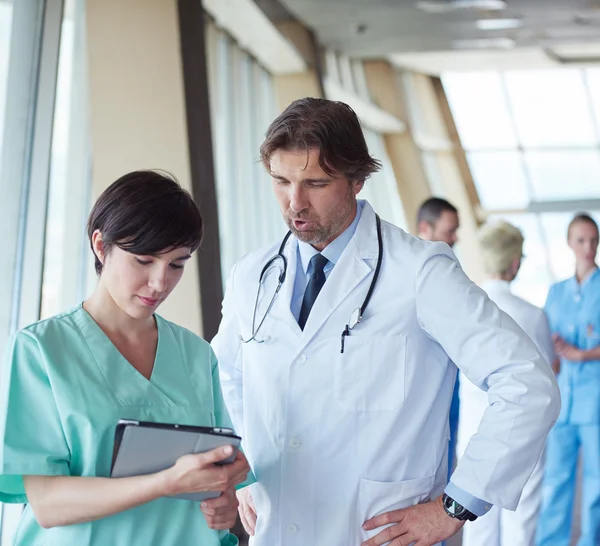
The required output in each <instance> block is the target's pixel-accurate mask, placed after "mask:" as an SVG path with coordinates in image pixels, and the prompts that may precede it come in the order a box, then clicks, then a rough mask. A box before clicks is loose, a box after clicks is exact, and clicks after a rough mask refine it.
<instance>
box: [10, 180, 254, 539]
mask: <svg viewBox="0 0 600 546" xmlns="http://www.w3.org/2000/svg"><path fill="white" fill-rule="evenodd" d="M88 235H89V238H90V244H91V247H92V250H93V252H94V256H95V261H96V271H97V273H98V275H99V282H98V286H97V288H96V290H95V292H94V293H93V294H92V296H91V297H90V298H89V299H88V300H86V301H85V302H83V304H82V305H79V306H77V307H76V308H75V309H71V310H70V311H67V312H66V313H63V314H61V315H58V316H55V317H52V318H50V319H47V320H43V321H41V322H38V323H36V324H33V325H31V326H28V327H27V328H24V329H23V330H21V331H20V332H18V333H17V335H16V336H15V337H14V339H13V342H12V343H11V344H10V348H9V350H8V353H7V355H6V358H5V360H4V365H3V370H2V379H1V387H0V388H1V397H0V437H1V438H2V450H1V452H0V474H1V476H0V501H2V502H17V503H27V507H26V508H25V511H24V513H23V516H22V518H21V521H20V523H19V527H18V530H17V534H16V539H15V544H17V545H43V546H70V545H73V546H86V545H87V546H137V545H139V546H192V545H193V546H229V545H235V544H237V539H236V538H235V537H234V536H233V535H230V534H229V531H228V529H229V528H230V527H231V526H232V525H233V523H234V521H235V517H236V514H237V500H236V497H235V491H234V489H235V486H236V485H237V484H239V483H240V482H242V481H244V479H246V475H247V473H248V471H249V468H248V464H247V462H246V459H245V458H244V456H243V455H242V454H241V453H239V454H238V456H237V458H236V461H235V462H234V463H233V464H231V465H224V466H219V465H216V464H214V463H216V462H218V461H219V460H221V459H225V458H227V456H228V453H226V450H227V448H219V449H218V450H215V451H212V452H209V453H207V454H199V455H188V456H185V457H182V458H181V459H179V460H178V461H177V463H176V464H175V465H174V466H173V467H172V468H169V469H167V470H165V471H163V472H159V473H157V474H151V475H147V476H136V477H131V478H119V479H111V478H109V475H110V467H111V461H112V454H113V437H114V432H115V425H116V423H117V421H118V420H119V419H135V420H140V421H154V422H165V423H181V424H189V425H203V426H218V427H230V426H231V423H230V420H229V415H228V413H227V410H226V408H225V405H224V403H223V399H222V396H221V388H220V385H219V376H218V368H217V362H216V359H215V356H214V354H213V352H212V350H211V348H210V346H209V344H208V343H207V342H206V341H204V340H202V339H201V338H199V337H198V336H196V335H195V334H193V333H191V332H189V331H188V330H186V329H185V328H182V327H180V326H177V325H176V324H173V323H171V322H169V321H167V320H165V319H163V318H162V317H160V316H159V315H157V314H156V313H155V311H156V309H157V308H158V306H159V305H160V304H161V303H162V302H163V301H164V300H165V299H166V298H167V297H168V296H169V294H170V293H171V291H172V290H173V289H174V288H175V286H177V284H178V282H179V280H180V279H181V276H182V274H183V269H184V265H185V263H186V262H187V260H188V259H189V258H190V257H191V255H192V253H193V252H194V251H195V250H196V249H197V248H198V246H199V245H200V241H201V237H202V219H201V217H200V213H199V211H198V208H197V207H196V205H195V203H194V201H193V200H192V198H191V197H190V195H189V194H188V193H187V192H186V191H184V190H183V189H182V188H181V187H180V186H179V184H178V183H177V182H176V181H174V180H173V179H171V178H169V177H168V176H166V175H164V174H162V173H158V172H152V171H138V172H134V173H130V174H128V175H125V176H123V177H122V178H120V179H119V180H117V181H116V182H115V183H113V184H112V185H111V186H110V187H109V188H108V189H107V190H106V191H105V192H104V193H103V194H102V195H101V196H100V198H99V199H98V201H97V202H96V204H95V206H94V208H93V210H92V212H91V214H90V217H89V220H88ZM190 305H193V303H190ZM217 490H218V491H222V492H223V494H222V495H221V496H220V497H219V498H218V499H213V500H210V501H206V503H202V505H199V503H197V502H192V501H185V500H179V499H172V498H168V497H169V496H171V495H176V494H180V493H190V492H198V491H217ZM203 512H204V513H203Z"/></svg>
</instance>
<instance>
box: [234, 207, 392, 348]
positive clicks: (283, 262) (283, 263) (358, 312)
mask: <svg viewBox="0 0 600 546" xmlns="http://www.w3.org/2000/svg"><path fill="white" fill-rule="evenodd" d="M375 223H376V225H377V244H378V247H379V249H378V253H377V265H376V266H375V273H374V274H373V279H372V280H371V285H370V286H369V291H368V292H367V295H366V297H365V300H364V301H363V304H362V305H361V306H360V307H358V308H357V309H355V310H354V312H353V313H352V314H351V315H350V320H349V321H348V324H346V328H345V329H344V331H343V332H342V335H341V342H342V343H341V345H342V347H341V351H340V352H341V353H343V352H344V339H345V338H346V336H349V335H350V332H351V331H352V330H354V328H355V327H356V325H357V324H360V322H361V321H362V318H363V315H364V314H365V311H366V309H367V306H368V305H369V301H371V296H372V295H373V290H375V285H376V284H377V280H378V279H379V272H380V271H381V262H382V260H383V237H382V235H381V219H380V218H379V216H378V215H377V214H376V215H375ZM291 235H292V232H291V231H288V232H287V233H286V235H285V237H284V238H283V241H281V245H279V250H278V251H277V254H275V256H273V257H272V258H271V259H270V260H269V261H268V262H267V263H266V264H265V265H264V267H263V268H262V270H261V272H260V276H259V278H258V290H257V291H256V300H255V302H254V312H253V313H252V336H251V337H250V338H249V339H243V338H241V336H240V339H241V341H242V343H250V342H251V341H256V343H264V342H265V340H264V339H258V338H257V337H256V336H257V335H258V332H259V331H260V329H261V328H262V325H263V324H264V322H265V320H266V319H267V316H268V314H269V312H270V311H271V308H272V307H273V304H274V303H275V299H276V298H277V294H279V291H280V290H281V285H282V284H283V282H284V281H285V276H286V274H287V258H286V257H285V256H284V255H283V250H284V248H285V245H286V244H287V242H288V240H289V238H290V236H291ZM272 267H279V278H278V279H277V288H275V293H274V294H273V297H272V298H271V301H270V302H269V306H268V307H267V310H266V311H265V314H264V315H263V317H262V319H261V320H260V322H259V323H258V326H257V325H256V315H257V312H258V300H259V298H260V292H261V287H262V282H263V279H264V277H265V275H266V274H267V272H268V271H269V270H270V269H271V268H272Z"/></svg>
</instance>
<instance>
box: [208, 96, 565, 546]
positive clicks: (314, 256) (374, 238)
mask: <svg viewBox="0 0 600 546" xmlns="http://www.w3.org/2000/svg"><path fill="white" fill-rule="evenodd" d="M261 156H262V159H263V163H264V164H265V166H266V168H267V169H268V171H269V173H270V174H271V177H272V183H273V189H274V192H275V196H276V198H277V201H278V203H279V206H280V208H281V212H282V214H283V217H284V219H285V221H286V223H287V224H288V226H289V228H290V234H289V236H288V237H286V239H284V240H283V241H280V242H277V244H275V245H272V246H269V247H268V248H263V249H261V250H258V251H256V252H253V253H250V254H248V255H247V256H245V257H244V258H242V259H241V260H240V261H239V262H238V263H237V264H236V265H235V266H234V267H233V269H232V272H231V275H230V277H229V280H228V285H227V290H226V295H225V300H224V304H223V320H222V322H221V326H220V329H219V333H218V335H217V336H216V337H215V339H214V340H213V347H214V350H215V352H216V354H217V357H218V359H219V365H220V371H221V380H222V385H223V394H224V396H225V399H226V402H227V404H228V407H229V409H230V412H231V416H232V419H233V421H234V425H235V426H236V428H237V430H238V432H239V433H240V434H241V435H242V437H243V438H244V448H245V450H246V454H247V457H248V460H249V461H250V464H251V466H252V468H253V470H254V473H255V476H256V478H257V480H258V483H257V484H256V485H255V486H253V487H252V488H251V492H250V493H245V494H241V495H240V497H241V500H240V502H241V515H242V521H243V523H244V524H245V526H246V527H247V529H248V531H249V532H250V534H251V535H253V537H252V538H251V544H253V545H254V546H309V545H310V546H320V545H323V546H355V545H358V544H361V543H362V544H363V546H376V545H381V544H387V543H391V544H393V546H398V545H408V544H412V543H413V542H414V543H417V544H418V545H419V546H431V545H433V544H437V543H439V542H440V541H442V540H444V539H445V538H447V537H449V536H452V535H453V534H455V533H456V532H457V531H458V530H459V529H460V528H461V527H462V526H463V525H464V522H465V520H466V519H474V518H476V517H477V516H481V515H483V514H484V513H486V512H487V511H489V509H490V508H491V506H492V505H499V506H501V507H503V508H509V509H514V508H516V506H517V503H518V500H519V497H520V494H521V490H522V488H523V486H524V485H525V483H526V481H527V479H528V478H529V476H530V474H531V472H532V470H533V468H534V466H535V464H536V462H537V460H538V457H539V455H540V452H541V451H542V447H543V445H544V441H545V438H546V435H547V433H548V430H549V428H550V427H551V426H552V424H553V423H554V421H555V419H556V417H557V415H558V411H559V398H558V389H557V386H556V382H555V380H554V376H553V374H552V372H551V371H550V369H549V368H548V366H547V364H546V363H545V361H544V359H543V357H542V356H541V355H540V354H539V352H538V350H537V349H536V347H535V345H534V344H533V343H532V342H531V340H530V339H529V338H528V337H527V335H525V334H524V333H523V331H522V330H521V329H520V328H519V327H518V326H517V325H516V324H515V323H514V321H512V320H511V319H510V318H509V317H508V316H507V315H506V314H505V313H502V312H501V311H500V310H499V309H498V308H497V307H496V305H495V304H493V303H492V302H491V301H490V300H489V299H488V298H487V297H486V296H485V294H484V293H483V292H482V291H481V290H480V289H479V288H478V287H477V286H475V285H474V284H473V283H472V282H471V281H470V280H469V279H468V278H467V276H466V275H465V274H464V273H463V271H462V270H461V268H460V266H459V265H458V263H457V261H456V258H455V256H454V254H453V253H452V251H451V250H450V248H449V247H448V246H447V245H445V244H443V243H428V242H424V241H421V240H420V239H418V238H416V237H412V236H410V235H408V234H406V233H405V232H404V231H402V230H401V229H399V228H397V227H395V226H393V225H391V224H388V223H387V222H382V221H380V220H379V218H378V217H377V216H376V214H375V211H374V210H373V209H372V208H371V206H370V205H369V204H368V203H366V202H365V201H360V200H357V198H356V197H357V194H358V193H359V192H360V190H361V189H362V187H363V185H364V182H365V180H366V179H367V178H368V176H369V175H370V174H371V173H372V172H374V171H375V170H377V169H378V168H379V164H378V162H377V161H375V160H374V159H373V158H372V157H371V156H370V155H369V152H368V149H367V146H366V143H365V139H364V136H363V134H362V131H361V128H360V123H359V121H358V119H357V117H356V114H355V113H354V112H353V111H352V110H351V109H350V107H348V106H347V105H345V104H343V103H339V102H332V101H327V100H324V99H313V98H307V99H302V100H299V101H295V102H294V103H292V104H291V105H290V106H289V107H288V108H287V109H286V110H285V111H284V112H283V113H282V114H281V115H280V116H279V117H278V118H277V119H276V120H275V121H274V122H273V123H272V124H271V126H270V127H269V129H268V130H267V134H266V139H265V142H264V143H263V145H262V146H261ZM448 358H450V359H451V360H452V361H453V362H455V363H456V365H457V366H458V367H459V368H460V369H461V370H462V371H463V372H464V373H465V374H466V376H467V377H469V379H470V380H471V381H473V382H474V383H475V384H476V385H478V386H479V387H481V388H484V389H486V390H487V391H488V394H489V398H490V401H491V402H492V403H491V404H490V406H489V407H488V408H487V410H486V412H485V415H484V417H483V420H482V424H481V426H480V429H479V432H478V434H477V435H475V436H474V437H473V438H472V439H471V442H470V443H469V446H468V448H467V450H466V452H465V455H464V456H463V459H462V461H461V463H460V464H459V465H458V467H457V469H456V471H455V472H454V473H453V475H452V479H451V481H450V483H448V480H447V452H448V410H449V407H450V399H451V396H452V385H453V384H454V378H455V374H456V368H455V367H454V366H449V365H448ZM524 392H526V393H527V397H523V393H524ZM247 489H248V488H247ZM256 516H258V517H257V518H256Z"/></svg>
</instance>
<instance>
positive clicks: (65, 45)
mask: <svg viewBox="0 0 600 546" xmlns="http://www.w3.org/2000/svg"><path fill="white" fill-rule="evenodd" d="M83 5H84V1H83V0H67V2H66V4H65V11H64V18H63V23H62V31H61V44H60V53H59V62H58V78H57V88H56V106H55V113H54V128H53V134H52V153H51V165H50V186H49V193H48V217H47V221H46V242H45V255H44V273H43V285H42V310H41V318H45V317H49V316H52V315H55V314H57V313H59V312H61V311H64V310H65V309H67V308H69V307H71V306H74V305H76V304H77V303H79V302H80V301H81V300H82V299H84V297H85V295H86V273H87V267H86V265H87V264H88V263H89V259H90V257H89V254H88V252H89V250H88V244H87V240H86V237H85V224H86V219H87V215H88V212H89V206H90V187H91V178H90V173H91V160H90V149H91V145H90V136H89V123H88V116H87V113H88V95H87V93H88V88H87V72H86V62H85V59H86V42H85V13H84V9H83Z"/></svg>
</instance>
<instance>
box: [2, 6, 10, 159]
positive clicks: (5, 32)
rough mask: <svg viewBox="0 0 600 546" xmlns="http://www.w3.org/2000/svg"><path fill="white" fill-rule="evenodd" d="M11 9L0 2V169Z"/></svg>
mask: <svg viewBox="0 0 600 546" xmlns="http://www.w3.org/2000/svg"><path fill="white" fill-rule="evenodd" d="M12 11H13V9H12V2H0V170H1V169H2V140H3V137H4V111H5V108H6V90H7V88H8V61H9V59H10V36H11V28H12Z"/></svg>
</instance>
